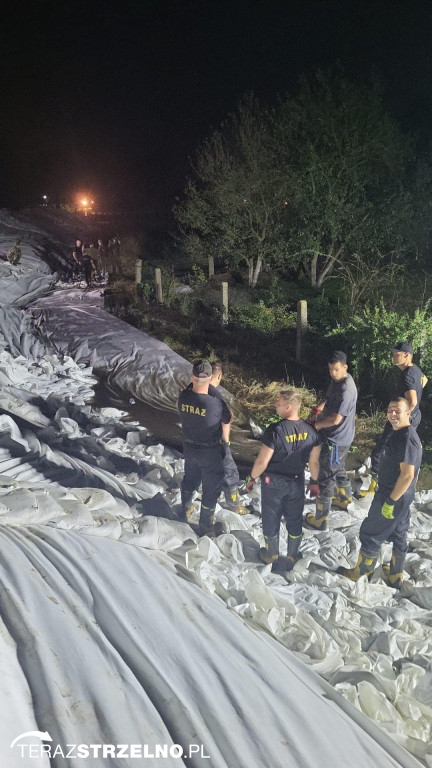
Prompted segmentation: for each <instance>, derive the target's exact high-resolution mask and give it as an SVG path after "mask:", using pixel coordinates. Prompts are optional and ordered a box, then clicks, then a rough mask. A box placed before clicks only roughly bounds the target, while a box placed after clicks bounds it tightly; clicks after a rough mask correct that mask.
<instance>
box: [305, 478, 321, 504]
mask: <svg viewBox="0 0 432 768" xmlns="http://www.w3.org/2000/svg"><path fill="white" fill-rule="evenodd" d="M307 490H308V491H309V496H310V497H311V499H316V498H317V496H319V495H320V487H319V485H318V482H317V481H316V480H309V482H308V486H307Z"/></svg>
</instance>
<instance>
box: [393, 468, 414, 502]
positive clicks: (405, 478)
mask: <svg viewBox="0 0 432 768" xmlns="http://www.w3.org/2000/svg"><path fill="white" fill-rule="evenodd" d="M399 467H400V472H399V477H398V479H397V480H396V483H395V487H394V488H393V490H392V492H391V493H390V498H391V499H392V500H393V501H398V499H400V497H401V496H403V495H404V493H405V492H406V491H407V490H408V488H409V487H410V485H411V483H412V481H413V480H414V476H415V466H414V465H413V464H407V463H406V462H405V461H402V462H401V464H399Z"/></svg>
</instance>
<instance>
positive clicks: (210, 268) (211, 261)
mask: <svg viewBox="0 0 432 768" xmlns="http://www.w3.org/2000/svg"><path fill="white" fill-rule="evenodd" d="M208 272H209V278H210V277H214V258H213V256H209V257H208Z"/></svg>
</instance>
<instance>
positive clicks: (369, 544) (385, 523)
mask: <svg viewBox="0 0 432 768" xmlns="http://www.w3.org/2000/svg"><path fill="white" fill-rule="evenodd" d="M414 493H415V487H414V485H413V487H412V488H408V490H407V492H406V493H404V495H403V496H402V497H401V498H400V499H398V501H396V503H395V506H394V512H393V514H394V519H393V520H388V519H387V518H386V517H384V516H383V515H382V514H381V507H382V505H383V504H384V503H385V501H386V499H387V498H388V493H387V491H380V490H378V491H377V492H376V493H375V496H374V497H373V499H372V504H371V505H370V509H369V512H368V516H367V517H366V518H365V519H364V520H363V522H362V524H361V527H360V541H361V545H362V549H363V550H364V551H365V552H366V553H367V554H370V555H376V554H378V552H379V550H380V547H381V544H383V542H384V541H390V542H392V544H393V545H394V547H395V549H397V550H399V552H406V551H407V549H408V544H407V531H408V528H409V524H410V504H411V503H412V500H413V499H414Z"/></svg>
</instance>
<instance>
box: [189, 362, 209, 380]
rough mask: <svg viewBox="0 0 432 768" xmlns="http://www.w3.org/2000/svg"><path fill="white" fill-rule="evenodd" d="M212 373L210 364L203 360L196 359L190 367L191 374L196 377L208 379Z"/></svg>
mask: <svg viewBox="0 0 432 768" xmlns="http://www.w3.org/2000/svg"><path fill="white" fill-rule="evenodd" d="M212 373H213V371H212V367H211V364H210V363H207V362H205V360H198V362H197V363H194V366H193V368H192V376H195V378H197V379H209V378H210V377H211V375H212Z"/></svg>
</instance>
